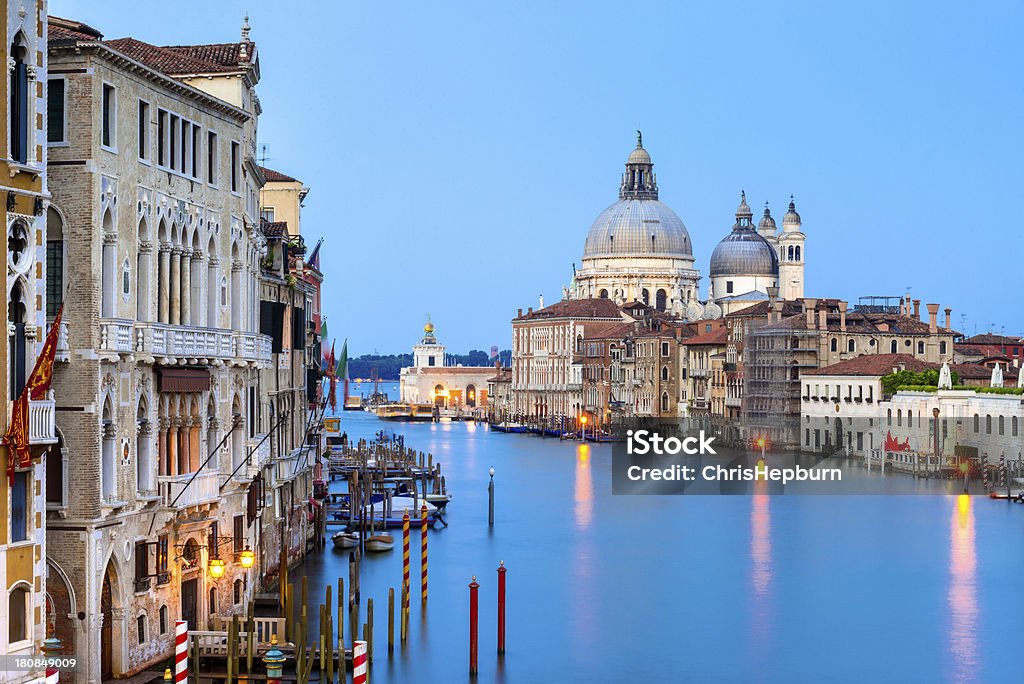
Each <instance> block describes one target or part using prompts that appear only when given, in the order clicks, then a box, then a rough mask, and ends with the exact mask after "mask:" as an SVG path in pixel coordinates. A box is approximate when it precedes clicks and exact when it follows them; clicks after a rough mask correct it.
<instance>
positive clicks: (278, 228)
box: [263, 221, 288, 237]
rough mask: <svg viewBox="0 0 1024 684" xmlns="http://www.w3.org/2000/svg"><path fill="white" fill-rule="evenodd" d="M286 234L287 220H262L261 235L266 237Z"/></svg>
mask: <svg viewBox="0 0 1024 684" xmlns="http://www.w3.org/2000/svg"><path fill="white" fill-rule="evenodd" d="M287 234H288V222H287V221H264V222H263V235H265V236H266V237H283V236H285V235H287Z"/></svg>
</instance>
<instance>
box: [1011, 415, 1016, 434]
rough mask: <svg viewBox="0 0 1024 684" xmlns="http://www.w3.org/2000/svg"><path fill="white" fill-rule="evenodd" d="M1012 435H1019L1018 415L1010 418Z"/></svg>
mask: <svg viewBox="0 0 1024 684" xmlns="http://www.w3.org/2000/svg"><path fill="white" fill-rule="evenodd" d="M1010 436H1011V437H1016V436H1017V416H1013V417H1012V418H1010Z"/></svg>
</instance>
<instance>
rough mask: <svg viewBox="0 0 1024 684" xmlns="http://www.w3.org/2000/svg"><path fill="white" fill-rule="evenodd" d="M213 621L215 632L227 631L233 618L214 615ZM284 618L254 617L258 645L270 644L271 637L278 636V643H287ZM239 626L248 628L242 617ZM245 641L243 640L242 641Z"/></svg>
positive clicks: (254, 630) (255, 639) (254, 632)
mask: <svg viewBox="0 0 1024 684" xmlns="http://www.w3.org/2000/svg"><path fill="white" fill-rule="evenodd" d="M211 619H212V621H213V629H214V630H215V631H220V630H227V628H228V624H230V622H231V617H230V616H227V615H213V616H211ZM284 622H285V619H284V618H278V617H254V618H253V628H254V629H253V630H252V631H253V637H254V641H255V642H256V643H257V644H260V645H263V644H269V643H270V637H271V636H275V635H276V636H277V639H278V641H280V642H282V643H283V642H284V641H285V638H284V637H285V634H284ZM239 624H240V625H241V626H242V627H245V626H246V619H245V618H244V617H240V620H239ZM243 634H246V633H245V632H242V633H241V634H240V635H239V636H240V637H241V636H242V635H243ZM240 640H243V639H240Z"/></svg>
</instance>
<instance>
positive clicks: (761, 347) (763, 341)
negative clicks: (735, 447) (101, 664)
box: [741, 316, 818, 448]
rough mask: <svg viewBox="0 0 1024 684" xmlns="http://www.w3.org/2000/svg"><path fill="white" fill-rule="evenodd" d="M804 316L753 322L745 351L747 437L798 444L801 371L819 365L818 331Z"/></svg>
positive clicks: (744, 401)
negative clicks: (808, 327)
mask: <svg viewBox="0 0 1024 684" xmlns="http://www.w3.org/2000/svg"><path fill="white" fill-rule="evenodd" d="M803 323H804V318H803V317H802V316H794V317H792V318H788V319H785V320H781V321H767V320H765V321H759V322H756V323H754V322H752V323H751V324H750V325H749V327H748V328H747V332H746V339H745V341H744V349H743V366H744V370H743V372H744V385H745V387H744V393H743V400H742V413H741V415H742V423H743V430H744V432H745V433H746V434H745V435H744V436H745V437H746V438H747V439H753V438H756V437H767V438H768V439H770V440H771V441H772V442H773V443H774V444H775V445H776V446H777V447H779V448H787V447H793V448H796V447H799V445H800V396H801V395H800V375H801V374H802V373H804V372H805V371H807V370H810V369H812V368H817V367H818V332H817V331H816V330H808V329H806V327H805V326H804V324H803Z"/></svg>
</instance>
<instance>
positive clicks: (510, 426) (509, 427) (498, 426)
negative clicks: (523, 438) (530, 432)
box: [491, 423, 527, 432]
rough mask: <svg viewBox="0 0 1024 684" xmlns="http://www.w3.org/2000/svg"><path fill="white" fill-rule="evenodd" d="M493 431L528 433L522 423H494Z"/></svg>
mask: <svg viewBox="0 0 1024 684" xmlns="http://www.w3.org/2000/svg"><path fill="white" fill-rule="evenodd" d="M491 429H492V430H496V431H497V432H526V431H527V428H526V426H525V425H523V424H522V423H493V424H492V425H491Z"/></svg>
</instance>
